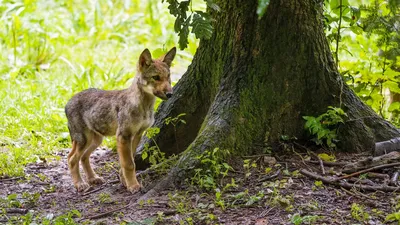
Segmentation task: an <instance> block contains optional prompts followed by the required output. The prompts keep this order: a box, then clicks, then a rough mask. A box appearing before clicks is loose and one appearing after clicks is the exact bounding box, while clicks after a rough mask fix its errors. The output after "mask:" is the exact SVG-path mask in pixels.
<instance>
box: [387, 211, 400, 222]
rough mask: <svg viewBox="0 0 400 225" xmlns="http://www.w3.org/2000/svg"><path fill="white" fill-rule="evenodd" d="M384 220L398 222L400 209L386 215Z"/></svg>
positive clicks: (399, 220)
mask: <svg viewBox="0 0 400 225" xmlns="http://www.w3.org/2000/svg"><path fill="white" fill-rule="evenodd" d="M385 222H397V223H400V211H398V212H394V213H390V214H388V215H386V218H385Z"/></svg>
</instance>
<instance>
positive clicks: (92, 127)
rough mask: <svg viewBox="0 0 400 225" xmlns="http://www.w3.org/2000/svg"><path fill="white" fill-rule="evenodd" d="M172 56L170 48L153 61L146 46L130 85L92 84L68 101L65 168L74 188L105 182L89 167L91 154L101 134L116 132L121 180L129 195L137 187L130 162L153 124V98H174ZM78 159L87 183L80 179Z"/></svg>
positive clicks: (173, 49)
mask: <svg viewBox="0 0 400 225" xmlns="http://www.w3.org/2000/svg"><path fill="white" fill-rule="evenodd" d="M175 54H176V48H175V47H174V48H172V49H171V50H170V51H169V52H168V53H167V54H165V56H163V57H161V58H160V59H152V57H151V54H150V51H149V50H148V49H145V50H144V51H143V52H142V54H141V55H140V57H139V62H138V67H137V74H136V76H135V78H134V80H133V83H132V85H131V86H130V87H129V88H128V89H125V90H112V91H105V90H99V89H95V88H91V89H88V90H85V91H82V92H80V93H78V94H76V95H75V96H73V97H72V98H71V99H70V100H69V102H68V103H67V105H66V106H65V114H66V115H67V118H68V129H69V132H70V135H71V139H72V150H71V152H70V153H69V154H68V166H69V170H70V171H71V176H72V181H73V183H74V186H75V187H76V189H77V190H78V192H81V191H83V190H85V189H87V188H88V187H89V184H91V185H92V184H102V183H104V179H103V178H101V177H99V176H98V175H97V174H96V173H95V172H94V171H93V169H92V167H91V165H90V162H89V156H90V154H91V153H92V152H93V151H94V150H95V149H96V148H97V147H98V146H99V145H100V144H101V142H102V140H103V136H111V135H115V134H116V136H117V148H118V155H119V161H120V164H121V169H120V178H121V181H122V183H123V185H124V186H126V187H127V189H128V191H130V192H132V193H135V192H137V191H139V190H140V188H141V185H140V184H139V182H138V181H137V179H136V171H135V162H134V155H135V153H136V147H137V146H138V144H139V141H140V139H141V137H142V134H143V132H144V131H145V130H146V129H147V128H148V127H149V126H151V125H152V124H153V122H154V112H153V106H154V102H155V98H156V96H157V97H159V98H161V99H163V100H166V99H168V98H170V97H171V96H172V87H171V77H170V67H171V63H172V60H173V59H174V58H175ZM79 161H80V162H82V167H83V170H84V171H85V174H86V178H87V180H88V182H89V184H88V183H86V182H85V181H83V180H82V177H81V175H80V173H79Z"/></svg>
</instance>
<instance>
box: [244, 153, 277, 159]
mask: <svg viewBox="0 0 400 225" xmlns="http://www.w3.org/2000/svg"><path fill="white" fill-rule="evenodd" d="M264 156H271V154H259V155H244V156H242V158H259V157H264Z"/></svg>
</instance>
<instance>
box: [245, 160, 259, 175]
mask: <svg viewBox="0 0 400 225" xmlns="http://www.w3.org/2000/svg"><path fill="white" fill-rule="evenodd" d="M252 168H257V163H256V162H255V161H254V160H251V159H245V160H243V169H244V171H245V177H246V178H248V177H249V176H250V175H251V169H252Z"/></svg>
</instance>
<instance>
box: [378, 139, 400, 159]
mask: <svg viewBox="0 0 400 225" xmlns="http://www.w3.org/2000/svg"><path fill="white" fill-rule="evenodd" d="M394 151H400V137H396V138H393V139H390V140H388V141H381V142H376V143H375V151H374V154H375V155H384V154H387V153H389V152H394Z"/></svg>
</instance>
